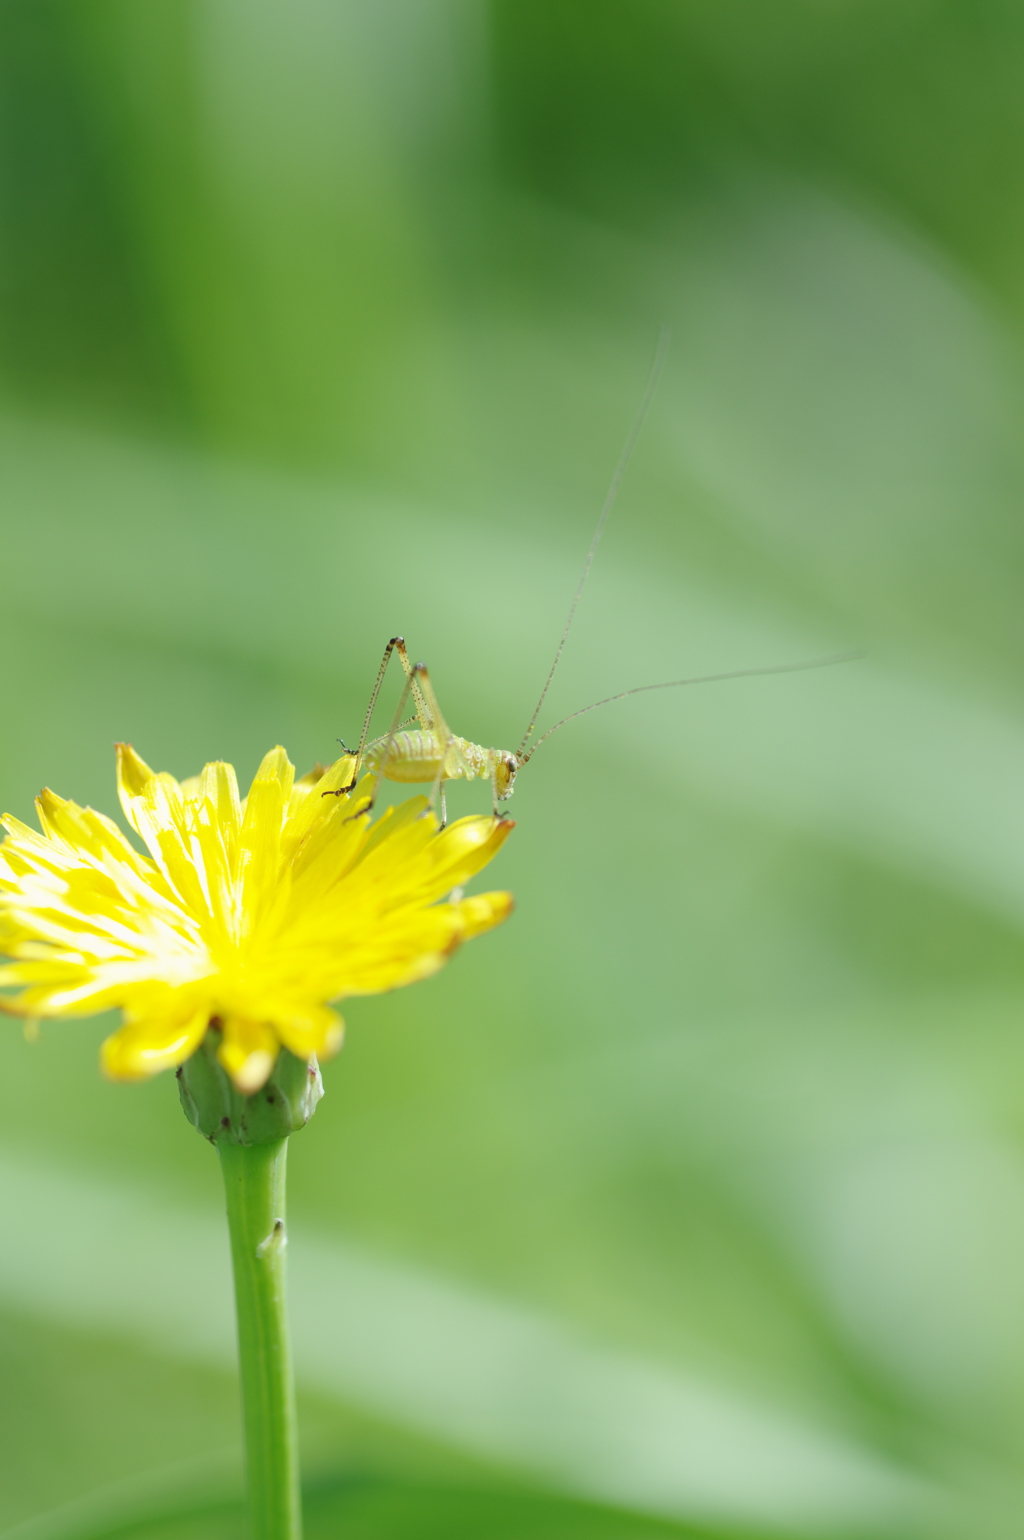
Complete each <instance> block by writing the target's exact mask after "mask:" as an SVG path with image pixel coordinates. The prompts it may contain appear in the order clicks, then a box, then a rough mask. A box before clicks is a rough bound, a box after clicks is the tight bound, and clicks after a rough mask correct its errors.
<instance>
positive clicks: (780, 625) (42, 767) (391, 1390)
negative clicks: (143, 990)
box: [0, 0, 1024, 1540]
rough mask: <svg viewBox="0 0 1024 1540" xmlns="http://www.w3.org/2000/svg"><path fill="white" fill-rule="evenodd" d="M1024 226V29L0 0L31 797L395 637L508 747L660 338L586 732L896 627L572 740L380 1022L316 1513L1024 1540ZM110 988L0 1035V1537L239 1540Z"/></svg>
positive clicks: (827, 15) (321, 1219)
mask: <svg viewBox="0 0 1024 1540" xmlns="http://www.w3.org/2000/svg"><path fill="white" fill-rule="evenodd" d="M1022 241H1024V10H1022V9H1021V7H1020V6H1019V5H1018V4H1013V3H1010V0H975V3H972V4H968V3H966V0H884V3H883V0H774V3H773V4H770V5H765V4H764V3H763V0H632V3H630V4H628V5H626V4H613V3H609V0H544V3H539V0H516V3H512V0H491V3H489V4H488V3H485V0H476V3H471V0H333V3H331V0H298V3H295V4H292V5H288V6H285V5H281V4H271V3H269V0H246V3H244V4H243V3H241V0H202V3H199V0H147V3H146V4H144V5H140V4H138V3H137V0H4V3H3V4H0V508H2V542H0V559H2V572H3V582H2V589H0V640H2V654H0V655H2V658H3V678H4V685H5V690H4V706H3V734H2V754H0V792H2V796H0V801H2V803H3V806H4V807H6V808H8V809H10V810H11V811H12V812H14V813H16V814H17V815H19V816H21V817H27V816H29V811H30V807H31V798H32V796H33V795H34V793H35V792H36V790H37V789H38V788H39V787H40V786H41V785H43V784H44V783H45V784H50V785H52V786H53V787H54V788H55V789H56V790H58V791H60V792H61V793H62V794H64V795H68V796H72V797H74V798H76V799H77V800H80V801H88V802H91V803H92V804H93V805H95V806H98V807H101V808H104V809H106V810H108V811H112V810H113V808H114V805H115V798H114V787H113V754H112V744H113V741H114V740H115V739H119V738H124V739H128V740H130V741H132V742H133V743H134V744H135V746H136V747H137V748H138V750H139V751H140V752H141V753H142V754H143V755H144V757H145V758H146V759H147V760H148V761H149V762H150V763H152V764H154V765H156V766H159V767H163V768H167V769H170V770H172V771H174V772H176V773H178V774H181V775H185V774H189V773H192V772H194V771H195V770H197V769H198V768H199V767H200V765H201V764H202V763H203V762H204V761H206V760H208V759H212V758H216V757H223V758H227V759H230V760H232V761H233V762H234V763H235V764H236V765H237V766H238V769H239V774H240V777H241V778H243V779H244V778H246V777H247V776H249V775H251V773H252V772H253V770H254V769H255V766H256V764H257V763H258V760H259V757H260V756H261V755H262V753H263V752H264V751H265V750H266V749H267V748H269V747H270V746H271V745H272V744H274V743H275V742H278V741H279V742H282V743H284V744H285V745H286V746H287V747H288V749H289V752H290V754H291V757H292V758H293V760H294V761H295V762H296V764H297V765H298V766H299V768H300V769H305V768H307V767H308V766H310V765H311V764H312V763H313V762H315V761H316V760H318V759H320V760H325V759H329V758H330V757H332V755H333V752H334V748H333V745H334V740H335V738H336V736H337V735H339V734H343V735H345V736H346V737H348V738H349V739H350V741H351V736H352V735H353V734H356V733H357V732H358V726H359V723H360V721H361V715H362V711H363V707H364V703H365V700H366V697H367V694H368V690H369V686H370V684H371V682H372V679H373V676H374V672H375V669H376V666H377V662H378V659H379V656H380V653H381V650H382V647H383V644H384V642H385V641H386V639H387V638H388V637H389V636H390V635H391V634H393V633H394V632H396V631H401V632H403V633H404V634H405V635H406V636H407V637H408V639H409V642H410V646H411V649H412V651H413V653H414V655H419V656H423V657H425V658H427V659H428V660H429V662H430V664H431V669H432V674H433V677H434V680H435V682H436V685H437V688H438V691H439V695H440V698H441V702H442V704H443V706H444V707H445V709H446V711H447V713H448V716H449V720H450V721H451V723H452V725H453V727H454V728H455V730H456V731H459V732H461V733H464V734H466V735H468V736H470V737H472V738H474V739H476V740H478V741H482V742H484V743H487V744H498V745H502V746H508V747H514V746H515V744H516V743H517V742H518V740H519V737H520V735H521V733H522V730H523V727H524V726H525V723H526V720H527V718H528V716H529V712H530V709H531V707H532V705H533V702H534V700H535V698H536V695H537V693H538V691H539V688H540V684H541V681H542V679H543V676H544V674H545V671H546V668H547V666H548V663H549V660H550V657H551V654H552V652H553V649H554V645H555V642H556V640H557V636H558V633H559V630H560V627H561V624H562V621H563V618H564V614H565V610H566V607H567V604H568V600H569V598H570V596H571V593H572V589H573V586H574V584H575V582H576V579H577V576H578V573H579V570H580V565H581V562H582V558H583V554H584V552H585V550H586V545H587V541H588V539H589V536H590V532H591V529H592V526H593V521H594V519H595V517H596V513H597V510H598V508H599V506H600V503H601V499H602V497H603V495H604V489H605V486H606V485H607V481H608V478H609V476H610V474H611V471H612V468H613V465H614V463H615V459H616V456H617V454H618V449H619V446H620V444H621V442H622V440H623V439H624V437H625V434H626V431H627V429H628V426H629V423H630V421H631V419H632V416H633V413H634V411H635V409H636V405H637V403H638V401H639V398H640V394H641V391H642V387H643V381H644V378H645V374H646V370H647V367H648V363H649V359H650V357H651V354H652V352H653V347H654V340H655V337H656V335H657V330H658V327H659V325H660V324H661V323H662V322H663V321H666V322H668V323H670V324H671V326H672V328H673V343H672V348H671V352H670V356H669V360H668V364H667V367H666V370H665V373H664V377H663V379H662V383H661V387H660V390H659V394H658V397H657V400H656V402H655V405H654V408H653V411H652V413H651V417H650V419H649V422H648V424H647V426H646V427H645V429H644V433H643V436H642V438H641V441H640V446H639V448H638V451H637V454H636V457H635V459H634V462H633V464H632V466H631V468H630V470H629V474H628V477H627V480H626V482H625V485H624V487H623V491H622V495H621V498H620V501H619V504H618V506H617V508H616V511H615V515H614V518H613V521H612V523H611V524H610V526H609V528H608V532H607V536H606V539H605V541H604V542H603V544H602V547H601V550H600V553H599V559H598V561H597V563H596V565H595V568H594V572H593V577H592V581H591V584H590V586H589V588H588V591H587V594H586V598H585V601H584V604H583V605H582V607H581V609H580V613H579V618H578V623H577V625H576V628H575V630H574V632H573V635H572V638H571V641H570V644H569V647H568V649H567V652H566V656H565V661H564V666H563V668H562V670H561V672H560V674H559V676H558V679H557V681H556V684H555V687H554V689H553V691H552V696H551V700H550V710H549V713H548V716H547V718H546V720H547V721H548V722H550V721H554V720H555V719H556V718H557V716H558V715H561V714H563V713H565V712H568V711H570V710H572V709H574V708H575V707H577V706H580V705H583V704H585V703H586V702H588V701H590V700H592V699H595V698H597V697H599V696H602V695H605V694H609V693H611V692H612V691H614V690H617V689H622V688H625V687H627V686H630V685H634V684H640V683H645V682H649V681H652V680H656V679H671V678H674V677H679V676H680V675H683V674H691V673H701V672H704V671H709V670H721V669H730V668H739V667H744V666H759V665H767V664H773V663H779V662H787V661H791V660H794V659H798V658H802V657H807V656H815V655H817V654H821V653H827V652H830V651H833V650H841V649H845V648H850V647H854V648H861V649H863V650H864V652H865V658H864V660H863V661H862V662H860V663H857V664H855V665H850V666H848V667H844V668H837V669H834V670H826V671H823V672H821V673H814V674H806V675H793V676H789V677H780V678H776V679H751V680H746V681H742V682H735V683H731V684H728V685H721V686H718V687H713V688H708V689H701V690H694V691H692V692H679V693H674V694H664V695H649V696H641V697H639V698H637V699H634V700H632V701H629V702H627V703H623V704H622V705H620V706H617V707H615V708H610V709H609V710H608V711H607V712H602V713H597V714H595V715H593V716H591V717H588V718H586V719H585V720H584V721H581V722H579V723H575V724H573V726H572V727H570V728H567V729H566V731H565V732H564V733H563V734H560V735H559V736H558V737H557V738H555V739H554V740H553V741H552V742H551V743H550V744H549V745H547V746H546V747H545V750H544V754H543V755H539V756H538V757H537V759H536V760H535V761H534V762H533V763H532V764H531V766H530V767H529V769H528V770H527V771H525V772H524V774H523V775H522V777H521V780H520V783H519V786H518V788H517V791H516V797H515V801H514V803H513V804H512V811H513V813H514V814H515V816H516V817H517V819H518V820H519V828H518V830H517V833H516V835H515V837H514V839H513V840H512V841H511V843H510V844H509V846H508V847H507V849H506V851H505V852H504V853H503V855H502V857H501V860H500V862H499V864H498V866H497V867H496V868H494V869H492V871H491V872H490V873H489V874H488V876H489V880H490V879H493V882H494V883H495V884H496V885H502V886H508V887H511V888H512V889H513V890H514V891H515V893H516V896H517V900H518V912H517V914H516V915H515V917H514V919H513V921H512V922H511V923H510V924H509V925H508V926H507V927H506V928H504V929H503V930H502V931H500V932H499V933H497V934H495V935H493V936H491V937H489V938H487V939H485V940H482V941H480V942H479V943H475V944H474V945H473V946H472V947H471V948H468V949H467V950H466V951H465V952H464V953H463V955H461V956H460V957H459V958H458V960H457V961H456V963H455V964H454V965H453V966H452V967H451V968H450V969H448V970H447V971H446V972H445V973H444V974H443V975H441V976H440V977H438V978H437V979H435V980H433V981H432V982H431V983H429V984H427V985H424V986H421V987H419V988H417V989H415V990H409V991H406V992H400V993H398V994H395V995H393V996H389V997H387V998H383V999H378V1000H361V1001H356V1002H352V1003H351V1005H350V1007H349V1008H348V1009H347V1010H346V1016H347V1019H348V1023H349V1033H348V1041H347V1044H346V1047H345V1050H344V1052H343V1054H342V1055H341V1057H340V1058H339V1059H338V1060H337V1061H335V1062H333V1063H331V1064H330V1065H329V1066H328V1067H327V1070H326V1075H325V1079H326V1084H327V1089H328V1097H327V1100H326V1101H325V1103H324V1105H323V1107H322V1108H321V1110H320V1112H319V1114H318V1116H317V1117H316V1119H315V1121H314V1123H313V1124H312V1125H311V1126H310V1128H309V1129H308V1131H306V1132H305V1133H303V1134H302V1136H301V1138H299V1139H297V1140H296V1141H295V1143H294V1146H293V1150H292V1200H291V1201H292V1206H293V1224H292V1237H293V1245H292V1270H293V1280H294V1294H295V1317H296V1331H297V1337H298V1359H299V1374H300V1399H301V1411H302V1421H303V1438H304V1450H305V1457H306V1463H307V1467H308V1471H309V1478H310V1498H309V1522H310V1532H311V1535H314V1536H316V1535H325V1536H326V1535H329V1534H330V1535H334V1534H347V1535H351V1536H353V1537H358V1540H380V1537H385V1536H386V1537H390V1540H420V1537H426V1536H430V1537H434V1536H444V1537H453V1540H457V1537H461V1536H463V1535H465V1536H466V1537H467V1540H468V1537H470V1536H472V1537H474V1540H521V1537H524V1536H527V1535H529V1536H531V1537H540V1540H548V1537H551V1540H565V1537H569V1540H576V1537H579V1540H584V1537H586V1540H590V1537H595V1540H604V1537H608V1540H626V1537H630V1540H642V1537H651V1540H655V1537H658V1536H672V1535H683V1536H686V1535H688V1536H697V1535H700V1536H707V1537H715V1536H717V1537H720V1540H725V1537H739V1536H742V1537H744V1540H754V1537H759V1536H762V1535H763V1536H776V1537H777V1536H780V1535H781V1536H792V1537H820V1540H828V1537H832V1536H836V1537H839V1536H847V1535H857V1534H860V1535H877V1536H879V1537H882V1536H884V1537H887V1540H902V1537H904V1536H907V1537H910V1536H918V1537H932V1536H934V1537H954V1536H969V1537H970V1540H989V1537H991V1540H996V1537H1000V1536H1007V1537H1009V1536H1016V1535H1019V1533H1020V1524H1021V1520H1020V1513H1021V1509H1022V1505H1024V1037H1022V1032H1021V1023H1022V1019H1024V958H1022V955H1021V945H1020V936H1021V928H1022V923H1024V708H1022V705H1021V689H1022V685H1024V604H1022V602H1021V598H1022V580H1024V521H1022V518H1021V504H1022V495H1024V448H1022V441H1021V422H1022V416H1024V371H1022V357H1024V354H1022V332H1024V263H1022V261H1021V247H1022ZM452 804H453V805H454V811H455V812H456V813H458V812H461V811H468V810H470V809H475V808H481V809H482V808H484V807H485V806H486V791H485V790H484V789H483V788H482V787H481V786H476V787H463V788H455V791H454V792H453V794H452ZM109 1027H110V1023H109V1021H97V1022H87V1023H75V1024H54V1025H51V1026H47V1027H46V1028H45V1029H44V1031H43V1035H42V1039H41V1041H39V1042H38V1043H36V1044H31V1045H30V1044H27V1043H26V1042H24V1041H23V1040H22V1038H21V1036H20V1035H19V1032H18V1031H17V1029H16V1027H15V1026H14V1025H12V1026H11V1027H10V1029H9V1030H8V1031H7V1032H6V1033H4V1034H3V1036H2V1037H0V1058H2V1073H0V1108H2V1114H0V1115H2V1121H0V1129H2V1133H0V1178H2V1180H0V1194H2V1196H0V1212H2V1213H3V1215H4V1216H5V1217H4V1222H3V1227H2V1228H3V1239H2V1243H0V1364H2V1370H0V1430H2V1436H0V1526H2V1527H3V1533H5V1534H6V1533H8V1532H10V1531H12V1527H13V1534H16V1535H18V1536H19V1537H22V1540H50V1537H52V1540H57V1537H68V1540H73V1537H85V1536H88V1535H96V1536H98V1535H101V1534H105V1535H106V1534H113V1533H115V1532H116V1533H118V1534H123V1535H126V1536H127V1535H139V1536H141V1535H143V1534H144V1535H146V1536H155V1535H157V1534H159V1535H160V1536H162V1537H165V1540H171V1537H172V1536H173V1537H175V1540H177V1537H179V1536H185V1535H188V1536H192V1537H199V1536H202V1537H207V1536H209V1537H213V1536H227V1535H235V1534H238V1533H239V1532H240V1531H239V1529H238V1524H239V1522H240V1521H239V1518H238V1514H237V1511H236V1509H235V1507H234V1506H233V1504H234V1501H235V1493H236V1490H237V1484H238V1469H239V1450H238V1433H237V1426H236V1424H237V1404H236V1393H235V1389H234V1378H233V1372H232V1368H231V1340H230V1332H231V1317H230V1301H229V1295H228V1279H227V1269H226V1247H225V1245H224V1242H223V1239H222V1237H221V1235H220V1229H219V1226H218V1214H219V1210H220V1193H219V1190H218V1181H219V1178H218V1173H217V1171H216V1169H215V1161H214V1157H213V1155H212V1153H211V1152H210V1150H209V1149H208V1148H207V1147H206V1146H205V1145H203V1144H202V1142H201V1141H200V1140H198V1139H197V1138H196V1137H195V1135H194V1134H193V1133H192V1132H191V1130H190V1129H189V1128H188V1127H187V1126H186V1124H185V1122H184V1120H183V1118H182V1116H181V1113H180V1110H179V1108H178V1105H177V1096H176V1092H175V1086H174V1083H173V1081H172V1080H171V1079H170V1078H168V1077H163V1078H161V1079H158V1080H157V1081H155V1082H154V1083H152V1084H149V1085H147V1086H144V1087H141V1088H138V1087H113V1086H110V1085H107V1084H104V1083H102V1082H101V1081H100V1079H99V1077H98V1074H97V1070H96V1050H97V1045H98V1043H99V1041H100V1039H101V1037H102V1036H103V1035H104V1034H105V1032H106V1031H108V1030H109ZM154 1515H157V1516H158V1517H154ZM160 1515H162V1517H159V1516H160Z"/></svg>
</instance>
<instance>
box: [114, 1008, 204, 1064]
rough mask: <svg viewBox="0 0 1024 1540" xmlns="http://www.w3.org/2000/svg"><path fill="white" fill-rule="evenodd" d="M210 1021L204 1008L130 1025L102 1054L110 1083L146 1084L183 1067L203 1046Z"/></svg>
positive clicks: (120, 1031)
mask: <svg viewBox="0 0 1024 1540" xmlns="http://www.w3.org/2000/svg"><path fill="white" fill-rule="evenodd" d="M208 1019H209V1013H208V1011H207V1010H206V1009H205V1007H204V1008H200V1009H193V1010H192V1011H191V1012H189V1013H187V1014H183V1013H178V1014H171V1015H168V1016H164V1017H160V1016H154V1017H152V1018H149V1019H139V1020H132V1021H129V1022H126V1023H125V1025H124V1026H123V1027H121V1028H119V1030H118V1031H117V1032H114V1033H113V1034H112V1035H111V1036H110V1037H108V1038H107V1039H106V1041H105V1042H104V1044H103V1047H102V1048H101V1050H100V1063H101V1065H102V1067H103V1073H104V1074H105V1075H106V1076H107V1078H108V1079H110V1080H146V1079H148V1078H149V1076H150V1075H156V1074H159V1072H160V1071H161V1070H162V1069H169V1068H171V1067H172V1066H173V1065H176V1064H183V1063H184V1061H185V1060H186V1059H187V1058H189V1056H190V1055H191V1054H193V1053H195V1051H196V1049H197V1048H198V1047H199V1044H200V1043H201V1042H202V1040H203V1034H204V1032H205V1031H206V1025H207V1021H208Z"/></svg>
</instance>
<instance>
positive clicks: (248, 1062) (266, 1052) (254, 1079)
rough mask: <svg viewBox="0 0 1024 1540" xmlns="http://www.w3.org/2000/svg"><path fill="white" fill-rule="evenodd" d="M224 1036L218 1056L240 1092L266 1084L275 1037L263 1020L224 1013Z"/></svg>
mask: <svg viewBox="0 0 1024 1540" xmlns="http://www.w3.org/2000/svg"><path fill="white" fill-rule="evenodd" d="M223 1027H224V1037H223V1041H222V1042H221V1045H220V1048H219V1049H218V1050H217V1057H218V1059H219V1060H220V1062H221V1063H222V1064H223V1066H224V1068H225V1069H226V1070H227V1072H228V1074H229V1075H230V1076H231V1079H232V1080H233V1081H234V1083H235V1088H236V1089H237V1090H239V1091H241V1093H242V1095H243V1096H252V1095H253V1094H254V1092H256V1091H258V1090H259V1089H260V1087H261V1086H263V1085H265V1084H266V1082H267V1080H268V1079H269V1076H270V1071H271V1070H272V1069H273V1068H274V1060H275V1059H276V1058H277V1047H278V1043H277V1038H276V1037H275V1036H274V1034H273V1032H272V1031H271V1029H270V1027H269V1026H268V1025H267V1023H266V1022H264V1021H254V1020H252V1019H251V1018H250V1017H246V1016H233V1015H232V1016H225V1017H224V1019H223Z"/></svg>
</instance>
